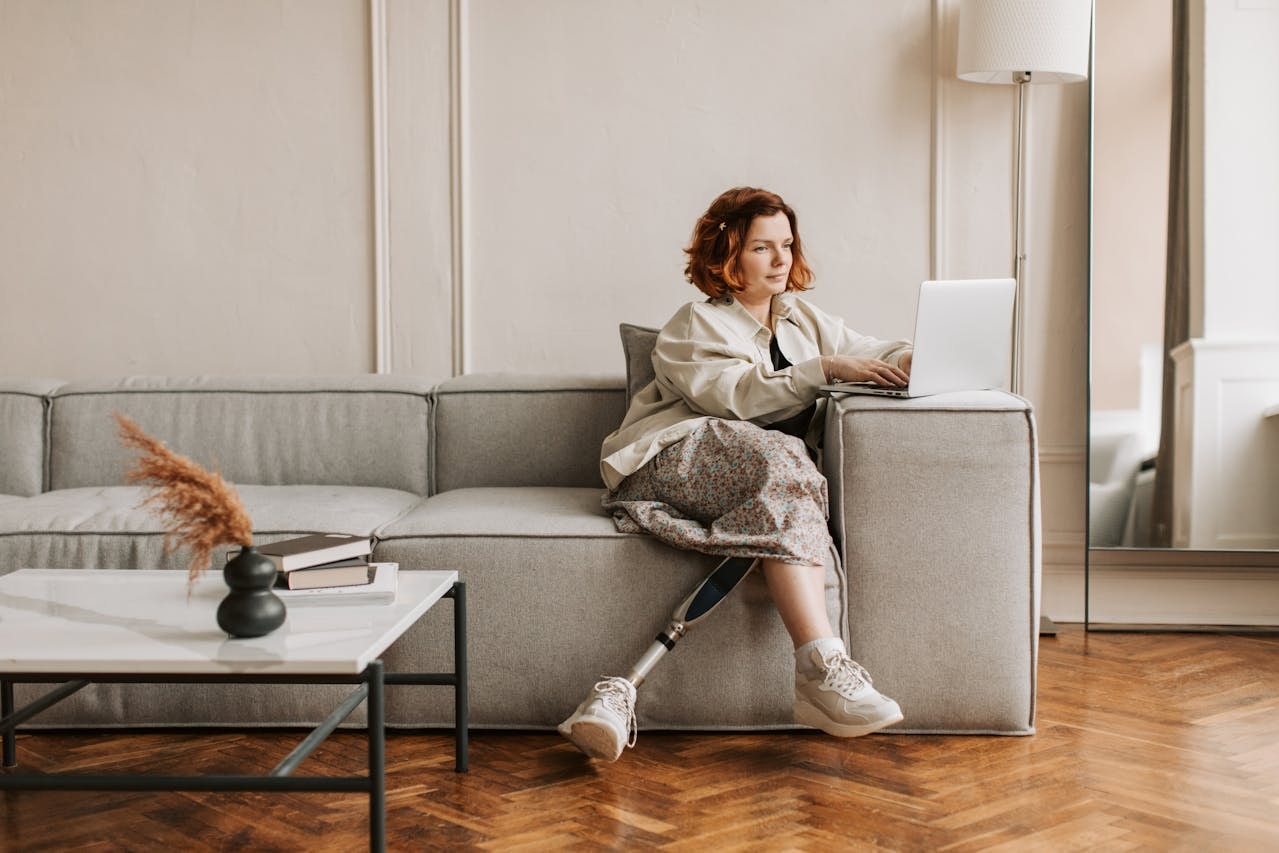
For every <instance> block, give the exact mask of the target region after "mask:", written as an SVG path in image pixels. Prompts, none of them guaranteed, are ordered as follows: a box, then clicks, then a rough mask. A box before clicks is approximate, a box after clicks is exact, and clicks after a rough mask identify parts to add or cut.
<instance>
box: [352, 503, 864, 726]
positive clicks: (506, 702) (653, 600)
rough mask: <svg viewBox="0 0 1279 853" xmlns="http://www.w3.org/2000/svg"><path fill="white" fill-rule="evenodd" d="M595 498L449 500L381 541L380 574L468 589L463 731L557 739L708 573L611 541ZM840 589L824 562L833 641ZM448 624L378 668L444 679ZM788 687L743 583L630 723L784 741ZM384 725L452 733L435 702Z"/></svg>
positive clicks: (778, 651) (788, 663)
mask: <svg viewBox="0 0 1279 853" xmlns="http://www.w3.org/2000/svg"><path fill="white" fill-rule="evenodd" d="M603 494H604V492H603V490H602V489H598V488H576V487H536V486H530V487H480V488H467V489H455V490H451V491H447V492H442V493H440V494H438V495H434V496H433V497H430V498H428V499H427V500H425V501H423V502H422V504H421V505H420V506H418V507H416V508H414V509H413V510H412V511H411V512H409V513H408V514H406V515H405V516H404V517H402V518H400V519H398V520H396V521H395V522H392V523H391V524H388V525H386V526H385V527H383V528H382V529H381V530H380V531H379V533H378V539H379V541H378V545H377V551H376V554H377V556H378V557H379V558H380V559H387V560H394V561H397V562H399V563H400V566H401V570H412V569H457V570H459V572H460V579H461V580H462V581H464V582H465V583H466V585H467V599H468V601H469V613H468V619H469V626H470V628H469V645H468V648H469V660H470V664H471V668H472V673H473V677H472V685H473V689H472V692H471V712H472V713H471V721H472V724H473V725H475V726H487V727H492V728H549V727H551V726H554V725H555V724H557V723H558V722H560V721H561V720H562V719H564V718H565V717H566V716H568V714H569V713H570V712H571V711H572V710H573V708H574V707H575V706H576V705H577V703H578V702H580V701H581V700H582V698H583V697H584V696H585V695H586V691H587V690H588V689H589V688H590V686H591V685H592V684H593V683H594V682H595V681H596V680H597V679H598V678H599V677H600V676H601V675H625V674H626V673H627V672H628V671H629V669H630V667H631V666H632V665H633V664H634V663H635V662H636V661H637V660H638V659H639V657H640V655H642V654H643V653H644V651H645V650H646V649H647V648H648V646H649V644H650V643H651V642H652V641H653V637H654V636H655V635H656V633H657V632H658V631H659V630H661V629H662V628H664V627H665V626H666V624H667V622H668V621H669V619H670V616H671V612H672V611H673V610H674V609H675V606H676V605H677V604H679V602H681V601H682V600H683V599H684V598H685V597H686V596H687V595H688V594H689V593H690V592H692V590H693V589H694V587H696V585H697V584H698V583H700V582H701V580H702V579H703V578H705V577H706V576H707V575H708V574H709V573H710V572H711V571H712V570H713V569H714V568H715V566H716V565H718V564H719V560H720V558H718V557H715V556H711V555H706V554H698V553H695V552H690V551H680V550H676V549H674V548H671V547H669V546H667V545H665V544H663V543H661V542H659V541H658V540H656V539H654V538H652V537H650V536H646V535H642V534H623V533H618V532H617V530H616V529H615V528H614V526H613V521H612V519H611V518H610V517H609V516H608V514H607V513H606V512H605V511H604V509H603V507H602V506H601V505H600V499H601V497H602V496H603ZM843 585H844V577H843V572H842V571H841V570H840V569H839V568H838V564H837V562H836V560H835V557H834V554H833V553H832V557H831V563H830V565H829V566H828V568H827V600H828V608H829V609H830V611H831V616H832V621H833V622H834V624H837V625H841V624H843V623H844V619H843V613H842V611H841V610H840V605H839V602H840V601H841V600H842V593H843ZM441 606H443V607H447V606H448V605H447V603H445V604H442V605H441ZM450 624H451V622H450V620H449V619H447V618H438V617H437V616H436V615H435V614H434V613H432V614H428V615H427V618H425V619H423V620H422V621H421V622H419V623H418V624H417V625H416V626H414V627H413V628H412V629H411V630H410V631H409V632H408V633H407V634H405V636H404V637H402V638H401V639H400V640H399V641H398V642H397V643H396V644H395V645H394V646H392V647H391V649H389V650H388V652H387V655H386V662H387V666H388V668H389V669H390V670H391V671H394V670H395V669H396V668H397V667H398V668H405V667H408V666H419V667H421V666H425V667H426V668H427V669H428V670H434V669H437V668H438V669H447V668H449V667H450V666H451V665H452V639H451V634H450ZM793 678H794V667H793V656H792V654H791V643H790V639H789V637H788V636H787V634H786V631H785V629H784V628H783V626H782V623H781V620H780V618H779V617H778V616H777V611H776V610H775V609H774V607H773V606H772V603H771V601H770V600H769V598H768V593H767V590H766V588H765V586H764V582H763V578H762V576H760V575H759V574H758V573H757V572H755V573H752V574H751V575H750V576H748V577H747V579H746V580H745V581H744V582H743V584H742V585H741V586H740V587H738V588H737V589H736V590H735V591H734V592H733V594H732V595H730V596H729V597H728V598H727V599H725V601H724V603H723V604H722V605H721V606H720V607H719V608H718V609H717V610H716V611H715V612H714V613H713V614H711V615H710V616H709V617H708V618H707V619H706V621H705V622H702V623H699V624H698V625H697V626H696V627H695V628H693V629H691V630H690V631H689V633H688V635H687V636H686V637H685V638H684V639H683V640H681V641H680V643H679V645H678V646H677V647H676V648H675V650H674V651H673V652H672V653H671V654H670V656H669V659H667V660H665V661H663V662H662V663H661V664H660V665H659V666H658V667H657V668H656V669H655V670H654V671H653V673H652V675H651V676H650V677H649V678H648V680H647V681H646V682H645V684H644V687H643V689H642V690H641V691H640V701H639V706H638V709H637V714H638V717H639V722H640V725H641V726H642V727H644V728H681V729H689V728H693V729H711V728H714V729H731V728H768V727H774V726H789V725H791V724H792V719H791V710H790V708H791V699H792V688H793V684H792V682H793ZM387 709H388V715H389V716H388V719H389V720H391V721H392V722H393V723H396V724H398V725H408V726H420V725H438V724H441V723H447V722H448V721H449V720H451V719H452V705H451V699H450V698H449V697H448V696H447V695H435V694H428V693H424V692H420V691H417V692H413V691H408V690H401V691H392V692H390V693H389V694H388V697H387Z"/></svg>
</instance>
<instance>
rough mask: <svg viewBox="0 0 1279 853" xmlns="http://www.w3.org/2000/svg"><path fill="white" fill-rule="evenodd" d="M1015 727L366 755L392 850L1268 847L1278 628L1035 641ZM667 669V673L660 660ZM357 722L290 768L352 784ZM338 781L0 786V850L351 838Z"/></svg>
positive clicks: (52, 743) (1275, 839)
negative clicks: (295, 789)
mask: <svg viewBox="0 0 1279 853" xmlns="http://www.w3.org/2000/svg"><path fill="white" fill-rule="evenodd" d="M1040 648H1041V663H1040V691H1039V714H1038V719H1037V727H1038V733H1037V734H1036V735H1034V736H1033V737H953V736H952V737H923V736H912V735H875V736H872V737H867V738H860V739H857V740H852V741H841V740H836V739H833V738H827V737H825V736H823V735H819V734H809V733H777V732H774V733H762V734H716V735H710V734H678V735H677V734H652V733H643V734H641V736H640V740H639V745H638V746H637V747H636V748H635V749H634V750H630V751H628V752H627V754H626V755H625V756H623V759H622V760H621V761H619V762H618V763H617V764H613V765H598V764H594V763H592V762H589V761H587V760H585V759H584V758H582V757H581V756H579V755H578V754H577V753H576V752H575V751H574V750H573V748H572V747H571V746H569V745H568V744H566V743H564V742H563V741H561V740H560V739H559V738H558V737H557V736H556V735H554V734H547V733H523V734H511V733H477V734H476V735H475V737H474V740H473V744H472V752H471V767H472V769H471V772H470V773H469V774H455V773H454V772H453V770H452V751H451V740H450V739H449V736H448V735H445V734H442V733H427V734H421V733H401V734H395V735H392V736H391V737H390V738H389V742H388V745H387V762H388V771H387V773H388V778H387V784H388V804H387V826H388V839H389V847H390V849H392V850H425V849H440V848H475V849H499V850H518V849H534V850H541V849H557V848H562V847H570V848H578V849H604V848H648V847H666V848H670V849H673V850H707V849H712V850H720V849H759V850H779V849H791V850H810V849H811V850H815V849H821V850H834V849H865V848H884V849H893V850H957V851H963V850H1000V849H1015V850H1024V849H1043V850H1053V851H1058V850H1084V849H1088V850H1093V849H1101V850H1133V849H1144V850H1223V851H1227V850H1228V851H1240V850H1257V851H1261V850H1269V851H1273V850H1279V638H1277V637H1274V636H1218V635H1210V634H1156V635H1149V634H1096V633H1093V634H1084V632H1083V631H1081V630H1080V629H1078V628H1077V627H1070V626H1066V627H1065V628H1063V631H1062V634H1061V635H1060V636H1059V637H1057V638H1055V639H1047V638H1046V639H1044V640H1043V641H1042V642H1041V645H1040ZM667 665H677V661H675V660H672V661H670V662H668V663H667ZM299 737H300V735H298V734H294V733H288V734H281V733H274V732H254V733H212V734H209V733H204V734H202V735H200V736H198V737H195V736H192V735H190V734H180V733H179V734H168V733H160V734H156V733H132V734H127V735H112V736H105V735H90V734H86V733H73V734H66V733H61V734H32V735H22V736H20V738H19V746H18V760H19V764H20V766H21V767H22V769H23V770H33V769H35V770H47V769H62V770H88V769H90V768H93V769H94V770H96V771H99V772H101V771H103V770H106V769H111V770H129V769H141V768H145V769H146V770H148V771H149V772H158V773H190V772H220V773H238V772H245V771H246V770H253V771H258V770H266V769H269V768H270V767H271V766H273V765H274V763H275V762H276V761H278V760H279V759H280V758H281V757H283V756H284V755H285V754H287V752H288V751H289V749H291V748H292V746H293V745H294V744H295V743H296V742H297V740H298V739H299ZM364 760H365V759H364V739H363V736H362V735H358V734H354V733H342V734H338V735H336V736H334V737H333V738H331V739H330V741H329V742H328V743H326V744H325V745H324V746H323V747H322V748H321V750H320V751H319V752H318V753H317V755H316V756H315V757H313V758H311V759H310V760H309V761H308V762H307V763H306V764H304V765H303V768H302V772H304V773H307V774H323V773H335V774H336V773H340V774H343V775H346V774H351V773H358V772H360V771H361V768H362V767H363V766H364ZM366 811H367V806H366V800H365V798H364V797H363V796H360V795H343V794H292V795H280V794H206V793H191V794H184V793H172V794H153V793H145V794H138V793H133V794H103V793H56V792H9V793H0V848H3V849H4V850H10V851H33V850H85V851H116V850H131V851H132V850H166V849H168V850H173V851H187V850H237V851H238V850H308V851H313V850H314V851H319V850H325V851H327V850H341V851H346V850H361V849H366V847H367V840H366V832H367V823H366Z"/></svg>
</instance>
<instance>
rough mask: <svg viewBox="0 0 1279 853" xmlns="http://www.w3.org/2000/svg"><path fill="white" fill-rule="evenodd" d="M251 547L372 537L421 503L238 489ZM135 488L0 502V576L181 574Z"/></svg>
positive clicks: (380, 494) (380, 493)
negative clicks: (311, 536)
mask: <svg viewBox="0 0 1279 853" xmlns="http://www.w3.org/2000/svg"><path fill="white" fill-rule="evenodd" d="M236 488H237V489H238V490H239V492H240V497H241V499H242V500H243V501H244V505H245V508H246V509H247V510H248V512H249V517H250V518H251V519H252V520H253V529H254V541H255V542H258V543H263V544H264V543H267V542H275V541H278V540H280V539H285V538H288V537H290V536H297V535H301V534H303V533H320V532H343V533H355V534H360V535H372V534H373V531H374V530H376V529H377V528H378V527H380V526H382V525H384V524H386V523H387V522H389V521H391V520H393V519H395V518H398V517H399V516H401V515H403V514H405V513H407V512H408V511H409V510H410V509H412V508H413V507H414V506H416V505H417V504H418V503H420V502H421V498H420V497H418V496H417V495H415V494H412V493H411V492H401V491H396V490H394V489H378V488H367V487H359V486H251V485H250V486H243V485H239V486H237V487H236ZM143 494H144V493H143V490H142V489H140V488H137V487H133V486H104V487H100V488H80V489H60V490H58V491H53V492H46V493H44V494H42V495H36V496H35V497H31V498H22V499H19V500H14V501H5V502H0V570H4V571H8V570H12V569H16V568H22V567H31V568H55V569H81V568H82V569H92V568H98V569H138V568H165V569H185V568H186V566H187V562H186V561H187V560H188V559H189V555H188V554H187V552H185V551H179V552H178V553H174V554H170V555H168V556H165V554H164V552H163V546H164V522H163V521H162V520H161V519H160V518H159V517H158V516H157V515H156V514H155V513H154V512H152V511H151V510H150V509H143V508H141V507H140V503H141V501H142V498H143Z"/></svg>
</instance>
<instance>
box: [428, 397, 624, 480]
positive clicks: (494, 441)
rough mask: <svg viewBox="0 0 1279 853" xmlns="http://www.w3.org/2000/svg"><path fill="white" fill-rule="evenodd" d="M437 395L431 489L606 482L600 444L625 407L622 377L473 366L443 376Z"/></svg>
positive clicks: (618, 421)
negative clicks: (476, 370) (499, 371)
mask: <svg viewBox="0 0 1279 853" xmlns="http://www.w3.org/2000/svg"><path fill="white" fill-rule="evenodd" d="M434 398H435V406H434V418H435V456H434V458H433V459H432V460H431V465H432V470H433V471H434V472H435V481H434V482H435V485H434V488H433V489H432V490H431V494H435V493H437V492H444V491H448V490H449V489H461V488H468V487H476V486H598V487H601V488H602V487H603V482H602V481H601V479H600V472H599V458H600V445H601V444H603V442H604V437H605V436H607V435H608V434H609V433H610V432H612V431H613V430H615V429H617V427H618V425H619V424H620V423H621V422H622V417H623V415H625V414H626V389H625V387H624V385H623V383H622V380H621V379H618V378H600V377H591V376H552V377H545V376H515V375H509V374H504V375H485V374H471V375H468V376H461V377H458V378H457V379H451V380H449V381H447V382H443V383H441V384H440V385H439V386H438V387H437V388H436V389H435V392H434ZM539 436H545V437H546V440H544V441H540V440H539Z"/></svg>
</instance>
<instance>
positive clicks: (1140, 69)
mask: <svg viewBox="0 0 1279 853" xmlns="http://www.w3.org/2000/svg"><path fill="white" fill-rule="evenodd" d="M1096 10H1097V48H1096V60H1095V61H1096V74H1095V77H1094V80H1093V87H1094V93H1095V94H1094V98H1095V103H1094V111H1095V112H1094V115H1095V124H1094V129H1093V169H1094V175H1095V182H1096V183H1095V186H1096V190H1095V195H1094V198H1093V282H1094V286H1093V293H1092V304H1093V317H1092V351H1093V360H1092V382H1093V384H1092V406H1093V408H1094V409H1136V408H1137V407H1138V404H1139V402H1140V400H1139V392H1140V374H1139V369H1140V367H1141V347H1142V346H1143V345H1148V344H1154V345H1156V346H1162V345H1163V334H1164V327H1163V317H1164V270H1165V268H1166V265H1167V258H1166V251H1167V242H1168V241H1167V235H1168V146H1169V133H1170V131H1169V128H1170V127H1171V120H1172V2H1171V0H1098V2H1097V4H1096Z"/></svg>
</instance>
